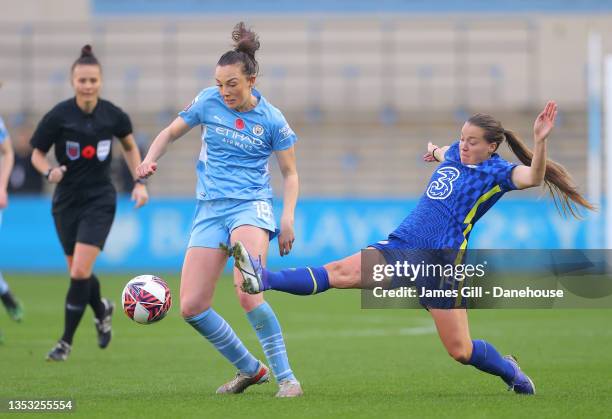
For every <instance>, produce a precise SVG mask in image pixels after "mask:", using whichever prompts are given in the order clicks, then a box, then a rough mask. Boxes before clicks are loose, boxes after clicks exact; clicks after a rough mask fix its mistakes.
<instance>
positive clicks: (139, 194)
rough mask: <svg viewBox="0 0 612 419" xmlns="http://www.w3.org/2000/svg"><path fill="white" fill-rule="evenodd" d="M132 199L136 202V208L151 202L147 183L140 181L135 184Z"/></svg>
mask: <svg viewBox="0 0 612 419" xmlns="http://www.w3.org/2000/svg"><path fill="white" fill-rule="evenodd" d="M132 201H134V202H136V204H134V208H140V207H142V206H143V205H145V204H146V203H147V202H149V193H148V192H147V187H146V186H145V185H142V184H140V183H137V184H136V185H134V189H132Z"/></svg>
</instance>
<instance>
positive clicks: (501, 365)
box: [468, 340, 515, 384]
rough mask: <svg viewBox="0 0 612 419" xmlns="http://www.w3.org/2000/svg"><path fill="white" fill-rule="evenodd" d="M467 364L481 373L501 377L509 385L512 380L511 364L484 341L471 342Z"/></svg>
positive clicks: (512, 370) (513, 372) (512, 369)
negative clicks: (470, 354)
mask: <svg viewBox="0 0 612 419" xmlns="http://www.w3.org/2000/svg"><path fill="white" fill-rule="evenodd" d="M468 363H469V364H470V365H473V366H475V367H476V368H478V369H479V370H481V371H484V372H488V373H489V374H493V375H497V376H498V377H501V378H502V380H504V381H505V382H506V383H507V384H510V382H511V381H512V379H513V378H514V374H515V371H514V368H513V367H512V364H511V363H510V362H509V361H507V360H506V359H504V358H503V357H502V356H501V355H500V354H499V352H497V349H495V347H494V346H493V345H491V344H490V343H489V342H487V341H485V340H473V341H472V356H471V358H470V360H469V361H468Z"/></svg>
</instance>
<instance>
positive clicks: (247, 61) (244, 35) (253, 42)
mask: <svg viewBox="0 0 612 419" xmlns="http://www.w3.org/2000/svg"><path fill="white" fill-rule="evenodd" d="M232 39H233V40H234V49H233V50H230V51H227V52H226V53H225V54H223V55H222V56H221V58H219V62H217V65H231V64H236V63H241V64H242V72H243V74H244V75H246V76H247V77H250V76H257V74H258V73H259V64H258V63H257V60H256V59H255V52H256V51H257V50H258V49H259V46H260V43H259V36H257V34H256V33H255V32H253V31H252V30H251V29H248V28H247V27H246V25H245V24H244V22H239V23H237V24H236V26H234V30H232Z"/></svg>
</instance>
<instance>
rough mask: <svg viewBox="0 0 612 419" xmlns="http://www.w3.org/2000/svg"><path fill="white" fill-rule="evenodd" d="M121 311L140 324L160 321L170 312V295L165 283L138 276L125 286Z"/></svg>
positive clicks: (146, 276)
mask: <svg viewBox="0 0 612 419" xmlns="http://www.w3.org/2000/svg"><path fill="white" fill-rule="evenodd" d="M121 301H123V311H124V312H125V314H127V316H128V317H129V318H130V319H132V320H134V321H135V322H136V323H140V324H151V323H155V322H157V321H160V320H161V319H163V318H164V317H166V314H168V310H170V306H171V305H172V295H171V293H170V288H169V287H168V284H166V281H164V280H163V279H161V278H159V277H157V276H155V275H139V276H137V277H135V278H133V279H131V280H130V282H128V283H127V284H125V288H124V289H123V295H122V296H121Z"/></svg>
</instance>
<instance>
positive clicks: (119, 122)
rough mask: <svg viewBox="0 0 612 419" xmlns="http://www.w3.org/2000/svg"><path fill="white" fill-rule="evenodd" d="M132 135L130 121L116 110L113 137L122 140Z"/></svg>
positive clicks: (124, 114) (120, 111) (126, 115)
mask: <svg viewBox="0 0 612 419" xmlns="http://www.w3.org/2000/svg"><path fill="white" fill-rule="evenodd" d="M131 133H132V121H130V117H129V116H128V114H126V113H125V112H123V111H122V110H121V109H119V108H117V116H116V121H115V131H114V132H113V135H114V136H115V137H117V138H123V137H125V136H127V135H130V134H131Z"/></svg>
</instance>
